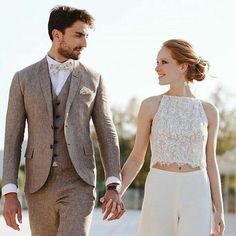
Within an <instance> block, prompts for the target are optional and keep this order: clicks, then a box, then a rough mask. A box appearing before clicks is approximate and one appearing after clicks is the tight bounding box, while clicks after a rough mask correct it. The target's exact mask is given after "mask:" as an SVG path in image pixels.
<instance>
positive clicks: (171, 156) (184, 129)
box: [150, 95, 208, 168]
mask: <svg viewBox="0 0 236 236" xmlns="http://www.w3.org/2000/svg"><path fill="white" fill-rule="evenodd" d="M207 126H208V121H207V117H206V114H205V111H204V109H203V105H202V103H201V101H200V100H199V99H197V98H193V97H177V96H168V95H163V97H162V99H161V102H160V105H159V108H158V111H157V113H156V115H155V117H154V119H153V122H152V129H151V140H150V142H151V150H152V157H151V166H153V165H154V164H155V163H157V162H159V163H160V164H171V163H176V164H177V165H183V164H189V165H190V166H192V167H201V168H205V167H206V154H205V149H206V142H207V135H208V132H207Z"/></svg>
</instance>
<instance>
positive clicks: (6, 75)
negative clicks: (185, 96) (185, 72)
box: [0, 0, 236, 149]
mask: <svg viewBox="0 0 236 236" xmlns="http://www.w3.org/2000/svg"><path fill="white" fill-rule="evenodd" d="M60 4H63V5H70V6H74V7H77V8H83V9H87V10H88V11H89V12H90V13H91V14H92V15H93V16H94V18H95V20H96V22H95V27H96V28H95V31H93V32H91V34H90V36H89V40H88V47H87V49H85V50H84V52H83V55H82V57H81V61H82V62H84V63H85V64H88V65H89V66H90V67H92V68H94V69H95V70H97V71H98V72H100V73H102V75H103V76H104V78H105V82H106V84H107V88H108V91H109V97H110V103H111V105H112V106H119V107H121V108H122V107H124V106H125V105H126V103H127V102H128V101H129V99H130V98H131V97H134V96H135V97H137V98H138V99H139V100H142V99H144V98H146V97H148V96H152V95H156V94H159V93H161V92H163V91H165V90H166V89H167V87H160V86H159V85H158V81H157V76H156V74H155V72H154V67H155V59H156V55H157V52H158V50H159V48H160V46H161V44H162V42H163V41H165V40H167V39H170V38H182V39H186V40H188V41H190V42H192V44H193V45H194V47H195V49H196V51H197V53H198V54H199V55H200V56H201V57H202V58H205V59H207V60H209V61H210V63H211V71H210V73H211V74H213V75H215V76H217V78H211V77H208V78H207V79H206V81H204V82H201V83H199V84H196V85H195V86H194V90H195V92H196V93H197V94H198V95H199V96H200V97H202V98H203V99H208V97H209V95H210V93H211V92H212V91H213V90H214V88H215V86H217V85H218V84H222V85H223V86H224V87H225V89H226V90H227V91H228V92H230V93H234V94H236V92H235V91H236V82H235V79H236V78H235V72H234V70H235V69H234V68H235V65H234V64H235V55H236V45H235V42H236V31H235V25H234V24H235V23H234V22H236V16H235V14H234V13H235V10H236V2H235V1H233V0H225V1H221V0H198V1H195V0H129V1H127V0H119V1H111V0H99V1H97V0H80V1H79V0H77V1H75V0H73V1H72V0H71V1H55V0H47V1H30V0H21V1H18V0H8V1H4V2H3V3H2V4H1V10H2V11H1V16H0V17H1V21H0V24H1V43H0V70H1V79H0V149H2V148H3V136H4V125H5V113H6V107H7V100H8V91H9V86H10V83H11V79H12V76H13V74H14V73H15V72H16V71H17V70H20V69H22V68H24V67H26V66H28V65H30V64H32V63H34V62H36V61H38V60H40V59H41V58H43V57H44V56H45V55H46V53H47V51H48V50H49V48H50V45H51V42H50V40H49V37H48V35H47V21H48V16H49V12H50V9H51V8H53V7H54V6H55V5H60ZM234 101H235V99H232V100H231V101H229V103H230V105H233V106H234V107H236V102H234Z"/></svg>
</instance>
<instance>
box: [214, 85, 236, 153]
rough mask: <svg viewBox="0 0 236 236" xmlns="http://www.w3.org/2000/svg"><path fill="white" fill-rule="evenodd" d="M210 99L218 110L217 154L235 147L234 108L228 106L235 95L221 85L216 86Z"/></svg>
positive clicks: (235, 114)
mask: <svg viewBox="0 0 236 236" xmlns="http://www.w3.org/2000/svg"><path fill="white" fill-rule="evenodd" d="M211 100H212V102H213V103H214V104H215V106H216V107H217V108H218V110H219V117H220V124H219V134H218V140H217V150H216V152H217V155H221V154H223V153H224V152H226V151H227V150H230V149H232V148H234V147H236V108H235V107H233V108H230V107H229V102H228V101H232V100H235V95H232V94H229V93H226V92H225V90H224V89H223V87H222V86H219V87H217V88H216V90H215V91H214V92H213V93H212V95H211Z"/></svg>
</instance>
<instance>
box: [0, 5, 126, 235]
mask: <svg viewBox="0 0 236 236" xmlns="http://www.w3.org/2000/svg"><path fill="white" fill-rule="evenodd" d="M93 21H94V20H93V17H92V16H91V15H90V14H89V13H88V12H87V11H85V10H79V9H75V8H71V7H67V6H58V7H55V8H54V9H52V11H51V14H50V17H49V22H48V33H49V36H50V39H51V40H52V47H51V49H50V50H49V52H48V55H47V56H46V57H45V58H44V59H42V60H41V61H39V62H37V63H35V64H33V65H31V66H29V67H27V68H25V69H23V70H21V71H19V72H17V73H16V74H15V76H14V78H13V81H12V84H11V88H10V94H9V104H8V111H7V117H6V134H5V149H4V167H3V189H2V191H3V195H4V198H5V203H4V213H3V214H4V218H5V221H6V224H7V225H8V226H10V227H12V228H13V229H15V230H19V225H18V223H17V221H16V216H17V219H18V221H19V222H20V223H21V221H22V215H21V206H20V203H19V201H18V198H17V195H16V192H17V175H18V169H19V163H20V156H21V144H22V141H23V136H24V130H25V122H26V121H27V124H28V144H27V148H26V152H25V158H26V159H25V160H26V184H25V193H26V199H27V203H28V208H29V219H30V227H31V232H32V235H33V236H54V235H58V236H59V235H60V236H68V235H70V236H73V235H79V236H85V235H88V234H89V228H90V223H91V217H92V211H93V208H94V200H95V189H94V187H95V183H96V167H95V160H94V154H93V148H92V143H91V139H90V126H89V122H90V119H91V118H92V120H93V123H94V126H95V129H96V133H97V137H98V141H99V145H100V151H101V157H102V162H103V165H104V170H105V177H106V185H107V191H106V193H105V196H104V201H103V211H104V210H106V212H105V218H107V217H108V215H110V213H113V215H112V216H111V217H110V218H112V219H117V218H119V217H120V216H121V215H122V214H123V212H124V210H123V204H122V202H121V200H120V197H119V194H118V192H117V191H116V188H117V186H119V185H120V164H119V145H118V138H117V134H116V131H115V128H114V125H113V122H112V120H111V118H110V116H109V108H108V103H107V95H106V91H105V88H104V85H103V80H102V78H101V75H100V74H98V73H96V72H94V71H93V70H91V69H89V68H88V67H86V66H85V65H83V64H82V63H80V62H78V59H79V57H80V54H81V52H82V50H83V49H84V48H85V47H86V38H87V36H88V29H89V28H92V27H93Z"/></svg>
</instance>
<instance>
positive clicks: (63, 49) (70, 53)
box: [58, 41, 82, 60]
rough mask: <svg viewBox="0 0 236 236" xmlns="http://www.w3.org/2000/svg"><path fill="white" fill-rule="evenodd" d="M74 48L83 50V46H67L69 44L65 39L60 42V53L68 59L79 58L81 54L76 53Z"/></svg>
mask: <svg viewBox="0 0 236 236" xmlns="http://www.w3.org/2000/svg"><path fill="white" fill-rule="evenodd" d="M74 50H81V51H82V48H79V47H76V48H74V49H71V48H70V47H69V46H67V44H66V43H65V42H64V41H63V42H61V44H60V47H59V48H58V53H59V54H60V55H61V56H63V57H65V58H67V59H73V60H78V59H79V57H80V55H78V54H75V53H74Z"/></svg>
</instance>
